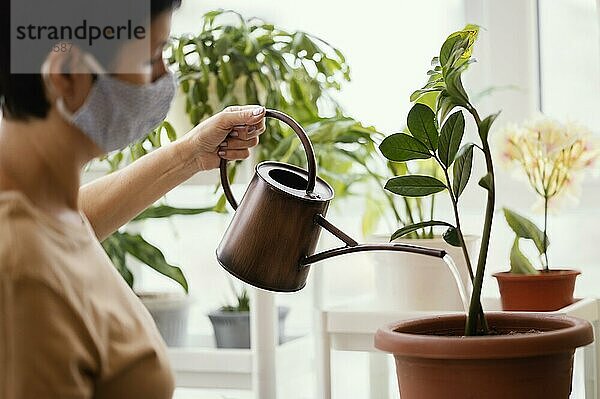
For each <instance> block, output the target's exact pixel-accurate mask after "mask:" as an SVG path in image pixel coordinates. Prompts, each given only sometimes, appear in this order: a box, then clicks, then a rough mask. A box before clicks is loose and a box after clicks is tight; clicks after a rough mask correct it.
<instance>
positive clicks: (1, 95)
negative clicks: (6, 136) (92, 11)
mask: <svg viewBox="0 0 600 399" xmlns="http://www.w3.org/2000/svg"><path fill="white" fill-rule="evenodd" d="M11 1H12V0H0V105H1V106H2V112H3V113H4V116H5V117H6V116H9V117H10V118H11V119H20V120H26V119H30V118H42V119H43V118H45V117H46V116H47V115H48V111H49V110H50V103H49V102H48V99H47V98H46V93H45V90H44V84H43V81H42V76H41V74H11V73H10V26H11V23H10V15H11V13H10V2H11ZM98 1H100V0H98ZM146 1H147V0H146ZM180 5H181V0H150V14H151V17H152V18H155V17H156V16H158V15H160V14H161V13H163V12H164V11H167V10H174V9H176V8H178V7H179V6H180Z"/></svg>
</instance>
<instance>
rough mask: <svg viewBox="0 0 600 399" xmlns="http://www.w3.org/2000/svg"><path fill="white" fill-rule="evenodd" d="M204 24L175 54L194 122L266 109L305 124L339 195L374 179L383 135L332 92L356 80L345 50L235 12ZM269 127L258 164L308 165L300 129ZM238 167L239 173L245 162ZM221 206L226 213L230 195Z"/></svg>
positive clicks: (212, 16) (176, 45) (212, 15)
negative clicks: (242, 109) (233, 109)
mask: <svg viewBox="0 0 600 399" xmlns="http://www.w3.org/2000/svg"><path fill="white" fill-rule="evenodd" d="M199 26H200V27H201V29H200V31H199V32H198V33H193V34H186V35H183V36H180V37H177V38H174V39H173V42H172V44H171V45H170V47H169V48H168V50H167V53H168V54H169V56H168V61H169V63H170V64H171V67H172V68H173V69H174V70H175V72H176V74H177V76H178V80H179V86H180V88H181V95H182V96H183V97H184V101H183V103H184V107H185V113H186V114H187V117H188V119H189V122H190V123H191V124H193V125H195V124H197V123H199V122H200V121H202V120H203V119H204V118H206V117H209V116H210V115H212V114H213V113H214V112H215V111H216V110H221V109H223V108H225V107H227V106H229V105H234V104H235V105H243V104H262V105H264V106H265V107H267V108H274V109H277V110H280V111H282V112H285V113H286V114H288V115H290V116H292V117H293V118H294V119H295V120H297V121H298V122H299V123H300V124H301V125H302V126H304V127H305V129H306V131H307V133H308V134H309V135H310V139H311V141H312V143H313V145H314V148H315V153H316V156H317V161H318V162H319V166H320V169H319V170H320V175H321V177H323V178H324V179H325V180H326V181H327V182H328V183H329V184H330V185H331V186H332V187H333V188H334V189H335V191H336V193H337V194H338V197H339V196H344V195H349V194H351V190H350V188H351V187H352V185H353V184H355V183H357V182H361V181H364V180H365V179H370V178H371V175H370V174H369V173H368V172H367V171H366V169H365V168H364V165H366V164H367V163H368V162H369V161H370V160H373V159H375V156H376V153H377V151H376V144H375V139H376V138H378V137H380V136H381V134H380V133H378V132H377V131H376V130H375V129H374V128H372V127H367V126H364V125H362V124H361V123H360V122H358V121H357V120H355V119H353V118H351V117H349V116H346V115H345V114H344V112H343V110H342V107H341V106H340V104H339V103H338V102H337V101H336V100H335V98H334V96H333V95H332V94H333V92H335V91H337V90H339V89H340V88H341V86H342V85H343V84H344V83H345V82H348V81H349V80H350V68H349V66H348V64H347V63H346V59H345V57H344V55H343V53H342V52H341V51H340V50H339V49H337V48H335V47H333V46H331V45H330V44H328V43H327V42H326V41H324V40H322V39H319V38H317V37H315V36H313V35H311V34H309V33H307V32H302V31H288V30H286V29H284V28H281V27H278V26H275V25H273V24H270V23H268V22H265V21H262V20H260V19H258V18H244V17H243V16H242V15H240V14H239V13H237V12H234V11H231V10H227V11H226V10H214V11H210V12H208V13H206V14H205V15H204V16H202V18H200V21H199ZM266 122H267V132H266V133H265V134H263V135H262V136H261V137H260V143H259V145H258V146H257V149H256V151H255V153H254V154H253V156H254V158H253V160H254V161H255V162H257V163H258V162H261V161H263V160H278V161H282V162H288V163H292V164H294V165H298V166H304V165H305V163H306V159H305V157H304V154H303V153H302V151H301V148H300V147H301V146H300V143H299V141H298V140H297V138H296V135H295V134H294V133H293V131H292V130H291V129H289V128H288V127H287V126H285V125H283V124H281V123H279V122H278V121H276V120H273V119H268V120H267V121H266ZM230 165H231V167H232V168H233V170H232V171H231V172H230V173H231V174H234V173H235V168H236V166H237V164H236V163H234V162H230ZM230 177H233V176H230ZM220 204H222V208H221V207H219V209H224V206H225V198H224V197H221V199H220Z"/></svg>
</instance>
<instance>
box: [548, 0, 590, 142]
mask: <svg viewBox="0 0 600 399" xmlns="http://www.w3.org/2000/svg"><path fill="white" fill-rule="evenodd" d="M598 4H600V3H598V2H597V1H596V0H539V36H540V87H541V96H540V97H541V98H540V100H541V108H542V111H543V112H544V113H546V114H548V115H551V116H553V117H556V118H559V119H573V120H576V121H578V122H581V123H583V124H585V125H587V126H588V127H589V128H591V129H592V130H593V131H595V132H598V127H599V126H600V112H599V107H600V74H599V73H598V72H599V71H600V32H599V30H598V21H599V20H600V11H599V10H598ZM598 133H600V132H598Z"/></svg>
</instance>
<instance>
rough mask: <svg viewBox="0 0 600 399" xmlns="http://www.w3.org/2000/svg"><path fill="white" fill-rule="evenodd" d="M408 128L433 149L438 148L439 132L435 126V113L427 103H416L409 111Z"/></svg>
mask: <svg viewBox="0 0 600 399" xmlns="http://www.w3.org/2000/svg"><path fill="white" fill-rule="evenodd" d="M407 124H408V130H410V133H411V134H412V135H413V136H414V137H415V138H416V139H417V140H419V141H421V142H422V143H423V144H425V145H426V146H427V148H429V149H430V150H432V151H435V150H437V148H438V136H439V133H438V131H437V128H436V126H435V113H434V112H433V111H432V110H431V108H429V107H428V106H427V105H425V104H418V103H417V104H415V105H413V107H412V108H411V110H410V111H409V112H408V118H407Z"/></svg>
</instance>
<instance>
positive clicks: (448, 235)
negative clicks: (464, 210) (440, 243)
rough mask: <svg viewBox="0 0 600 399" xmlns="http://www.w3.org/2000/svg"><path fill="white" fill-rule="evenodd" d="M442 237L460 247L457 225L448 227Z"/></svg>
mask: <svg viewBox="0 0 600 399" xmlns="http://www.w3.org/2000/svg"><path fill="white" fill-rule="evenodd" d="M442 237H443V238H444V241H446V242H447V243H448V244H450V245H452V246H453V247H460V237H459V236H458V230H457V229H456V227H454V226H450V227H448V230H446V232H444V235H443V236H442Z"/></svg>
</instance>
